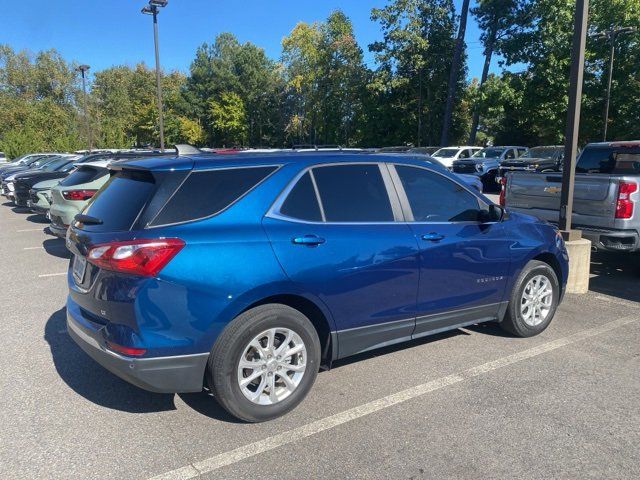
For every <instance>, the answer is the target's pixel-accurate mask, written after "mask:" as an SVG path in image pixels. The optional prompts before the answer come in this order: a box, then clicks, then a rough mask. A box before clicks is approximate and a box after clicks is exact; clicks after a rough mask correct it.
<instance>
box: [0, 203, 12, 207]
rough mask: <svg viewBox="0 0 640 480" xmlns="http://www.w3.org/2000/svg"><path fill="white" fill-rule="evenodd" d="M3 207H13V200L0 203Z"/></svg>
mask: <svg viewBox="0 0 640 480" xmlns="http://www.w3.org/2000/svg"><path fill="white" fill-rule="evenodd" d="M2 206H3V207H13V202H4V203H3V204H2Z"/></svg>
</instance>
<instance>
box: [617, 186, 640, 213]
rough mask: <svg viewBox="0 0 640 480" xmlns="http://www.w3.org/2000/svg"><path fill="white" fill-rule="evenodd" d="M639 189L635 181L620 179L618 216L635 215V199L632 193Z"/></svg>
mask: <svg viewBox="0 0 640 480" xmlns="http://www.w3.org/2000/svg"><path fill="white" fill-rule="evenodd" d="M636 191H638V184H637V183H635V182H625V181H620V184H619V186H618V201H617V202H616V218H631V217H632V216H633V200H631V194H632V193H635V192H636Z"/></svg>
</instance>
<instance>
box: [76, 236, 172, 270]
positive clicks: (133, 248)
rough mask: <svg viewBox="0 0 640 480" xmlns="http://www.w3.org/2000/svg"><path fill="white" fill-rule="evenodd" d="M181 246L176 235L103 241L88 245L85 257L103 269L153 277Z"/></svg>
mask: <svg viewBox="0 0 640 480" xmlns="http://www.w3.org/2000/svg"><path fill="white" fill-rule="evenodd" d="M182 247H184V242H183V241H182V240H180V239H179V238H159V239H147V238H145V239H138V240H130V241H125V242H111V243H102V244H99V245H95V246H93V247H91V248H90V249H89V252H88V253H87V261H89V262H90V263H92V264H94V265H96V266H98V267H100V268H104V269H105V270H112V271H114V272H122V273H132V274H134V275H142V276H145V277H154V276H156V275H157V274H158V272H160V270H162V269H163V268H164V266H165V265H166V264H167V263H169V261H170V260H171V259H172V258H173V257H175V256H176V254H177V253H178V252H179V251H180V250H181V249H182Z"/></svg>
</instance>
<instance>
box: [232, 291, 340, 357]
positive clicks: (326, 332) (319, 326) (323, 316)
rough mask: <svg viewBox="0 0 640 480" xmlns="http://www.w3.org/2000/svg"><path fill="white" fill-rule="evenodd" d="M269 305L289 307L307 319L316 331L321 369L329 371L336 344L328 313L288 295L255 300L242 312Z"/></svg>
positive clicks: (303, 299)
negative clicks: (318, 340)
mask: <svg viewBox="0 0 640 480" xmlns="http://www.w3.org/2000/svg"><path fill="white" fill-rule="evenodd" d="M270 303H278V304H281V305H286V306H288V307H291V308H293V309H295V310H298V311H299V312H300V313H302V314H303V315H304V316H305V317H307V318H308V319H309V321H310V322H311V323H312V324H313V326H314V328H315V329H316V332H317V333H318V338H319V339H320V348H321V350H320V351H321V359H320V363H321V367H322V368H323V369H326V370H328V369H330V368H331V363H332V361H333V360H334V359H335V358H336V357H337V354H338V343H337V336H336V335H335V329H334V328H332V327H331V321H330V319H329V316H328V315H329V314H328V312H327V313H325V311H324V310H323V308H321V307H320V306H318V305H317V304H316V303H315V302H313V301H312V300H310V299H308V298H307V297H304V296H302V295H297V294H290V293H285V294H277V295H271V296H269V297H265V298H262V299H260V300H257V301H255V302H254V303H252V304H251V305H249V306H247V308H245V309H244V310H243V312H244V311H247V310H251V309H252V308H255V307H258V306H260V305H266V304H270Z"/></svg>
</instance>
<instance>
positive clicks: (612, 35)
mask: <svg viewBox="0 0 640 480" xmlns="http://www.w3.org/2000/svg"><path fill="white" fill-rule="evenodd" d="M635 31H636V28H635V27H614V26H613V25H612V26H611V28H610V29H609V30H603V31H602V32H598V33H596V34H595V35H593V38H597V39H603V40H607V41H608V42H609V45H610V47H611V50H610V53H609V79H608V80H607V96H606V98H605V101H604V128H603V129H602V141H604V142H606V141H607V128H608V126H609V103H610V101H611V82H612V79H613V59H614V57H615V54H616V39H617V38H618V35H622V34H624V33H631V32H635Z"/></svg>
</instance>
